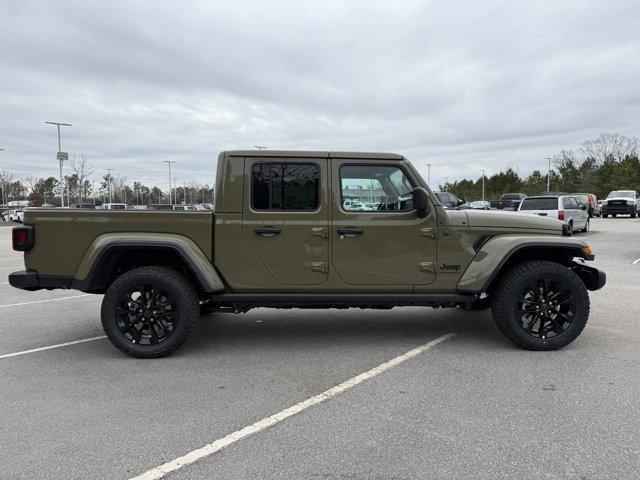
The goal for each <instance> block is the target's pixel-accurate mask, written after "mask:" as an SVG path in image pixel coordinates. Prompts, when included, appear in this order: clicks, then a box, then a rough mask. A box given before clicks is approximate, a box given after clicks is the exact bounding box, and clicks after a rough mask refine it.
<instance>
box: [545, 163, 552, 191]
mask: <svg viewBox="0 0 640 480" xmlns="http://www.w3.org/2000/svg"><path fill="white" fill-rule="evenodd" d="M545 160H549V169H548V170H547V192H549V191H551V157H546V158H545Z"/></svg>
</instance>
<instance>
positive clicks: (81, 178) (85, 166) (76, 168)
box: [69, 153, 96, 203]
mask: <svg viewBox="0 0 640 480" xmlns="http://www.w3.org/2000/svg"><path fill="white" fill-rule="evenodd" d="M69 166H70V167H71V171H73V173H75V174H76V176H77V177H78V190H79V195H80V203H82V197H83V196H84V193H85V191H84V190H85V182H86V180H87V178H88V177H89V175H91V174H93V173H94V172H95V171H96V167H94V166H93V165H92V164H91V163H89V160H88V159H87V157H86V155H85V154H84V153H81V154H80V155H75V154H74V155H73V158H72V159H71V162H70V163H69Z"/></svg>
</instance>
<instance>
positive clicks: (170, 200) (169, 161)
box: [162, 160, 176, 204]
mask: <svg viewBox="0 0 640 480" xmlns="http://www.w3.org/2000/svg"><path fill="white" fill-rule="evenodd" d="M162 163H166V164H167V165H169V203H170V204H171V203H173V200H172V199H171V164H172V163H176V162H174V161H172V160H163V161H162Z"/></svg>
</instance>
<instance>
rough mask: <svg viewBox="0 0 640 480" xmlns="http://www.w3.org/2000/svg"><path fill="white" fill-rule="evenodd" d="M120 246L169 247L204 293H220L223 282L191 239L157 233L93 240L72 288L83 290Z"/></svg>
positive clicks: (113, 234) (113, 236)
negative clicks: (196, 280) (111, 253)
mask: <svg viewBox="0 0 640 480" xmlns="http://www.w3.org/2000/svg"><path fill="white" fill-rule="evenodd" d="M123 247H125V248H126V247H138V248H140V247H150V248H170V249H172V250H175V251H176V252H178V254H179V255H180V257H182V259H183V260H184V261H185V262H186V264H187V265H188V266H189V268H190V269H191V271H192V272H193V273H194V275H195V276H196V278H197V279H198V281H199V283H200V286H201V287H202V289H203V290H204V291H206V292H212V293H214V292H222V291H224V283H223V281H222V279H221V278H220V275H218V272H217V271H216V269H215V268H214V267H213V265H212V264H211V262H210V261H209V260H208V259H207V257H206V255H205V254H204V253H203V252H202V250H200V248H199V247H198V246H197V245H196V244H195V243H194V242H193V240H191V239H189V238H187V237H184V236H182V235H176V234H166V233H163V234H159V233H144V232H132V233H106V234H104V235H100V236H99V237H97V238H96V239H95V240H94V241H93V242H92V243H91V245H90V246H89V248H88V249H87V251H86V253H85V255H84V257H83V258H82V261H81V262H80V265H79V266H78V269H77V270H76V274H75V276H74V280H73V288H77V289H79V290H85V289H87V288H88V287H89V285H90V284H91V281H92V278H93V276H94V275H99V274H100V272H99V271H98V268H96V267H97V266H98V265H99V264H100V261H101V260H102V259H104V258H105V256H107V255H109V252H110V251H113V249H117V248H123Z"/></svg>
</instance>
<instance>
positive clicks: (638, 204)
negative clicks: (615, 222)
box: [600, 190, 640, 218]
mask: <svg viewBox="0 0 640 480" xmlns="http://www.w3.org/2000/svg"><path fill="white" fill-rule="evenodd" d="M639 212H640V197H638V192H636V191H635V190H614V191H612V192H610V193H609V195H607V198H606V199H605V200H603V201H602V206H601V208H600V214H601V215H602V216H603V217H604V218H607V217H608V216H609V215H611V216H612V217H614V218H615V217H616V216H618V215H630V216H631V218H636V217H637V216H638V213H639Z"/></svg>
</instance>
